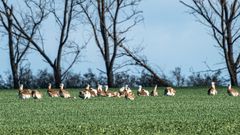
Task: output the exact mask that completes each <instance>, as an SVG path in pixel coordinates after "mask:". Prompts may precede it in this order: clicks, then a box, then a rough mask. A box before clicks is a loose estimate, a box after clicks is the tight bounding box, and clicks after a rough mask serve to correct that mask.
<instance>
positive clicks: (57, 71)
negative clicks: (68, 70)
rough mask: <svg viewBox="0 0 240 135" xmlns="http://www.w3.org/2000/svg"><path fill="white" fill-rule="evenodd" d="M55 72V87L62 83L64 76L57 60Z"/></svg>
mask: <svg viewBox="0 0 240 135" xmlns="http://www.w3.org/2000/svg"><path fill="white" fill-rule="evenodd" d="M53 73H54V80H55V87H56V88H58V87H59V86H60V84H61V83H62V78H61V77H62V72H61V67H60V66H59V64H58V62H56V60H55V61H54V67H53Z"/></svg>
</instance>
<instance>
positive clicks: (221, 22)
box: [180, 0, 240, 86]
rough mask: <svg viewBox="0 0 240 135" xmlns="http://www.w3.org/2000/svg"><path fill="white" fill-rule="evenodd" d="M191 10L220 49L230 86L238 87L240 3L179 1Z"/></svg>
mask: <svg viewBox="0 0 240 135" xmlns="http://www.w3.org/2000/svg"><path fill="white" fill-rule="evenodd" d="M180 2H181V3H182V4H183V5H185V6H186V7H188V8H189V9H190V10H191V12H190V13H191V14H193V15H194V16H196V17H197V19H198V21H200V22H201V23H202V24H203V25H205V26H207V27H208V28H209V29H210V30H211V31H212V35H213V38H214V39H215V41H216V42H217V44H218V47H219V48H220V52H221V54H222V55H223V57H224V59H225V63H226V67H227V69H228V73H229V75H230V80H231V84H232V85H236V86H237V85H238V77H237V75H238V73H239V72H240V70H239V69H240V51H239V47H240V44H239V38H240V22H239V21H240V19H239V18H240V2H239V0H228V1H227V0H191V3H186V2H183V1H180Z"/></svg>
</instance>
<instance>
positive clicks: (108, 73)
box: [107, 68, 114, 87]
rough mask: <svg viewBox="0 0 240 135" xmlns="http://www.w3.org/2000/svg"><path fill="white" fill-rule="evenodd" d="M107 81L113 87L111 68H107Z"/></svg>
mask: <svg viewBox="0 0 240 135" xmlns="http://www.w3.org/2000/svg"><path fill="white" fill-rule="evenodd" d="M107 83H108V86H109V87H114V77H113V70H112V69H109V68H108V69H107Z"/></svg>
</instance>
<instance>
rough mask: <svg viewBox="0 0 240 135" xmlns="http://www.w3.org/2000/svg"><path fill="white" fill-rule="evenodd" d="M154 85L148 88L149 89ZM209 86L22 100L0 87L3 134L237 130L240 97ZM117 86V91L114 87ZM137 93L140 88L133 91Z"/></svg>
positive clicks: (152, 132) (239, 124)
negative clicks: (170, 93) (168, 92)
mask: <svg viewBox="0 0 240 135" xmlns="http://www.w3.org/2000/svg"><path fill="white" fill-rule="evenodd" d="M151 89H153V88H148V90H149V91H150V90H151ZM207 89H208V88H176V90H177V93H176V96H175V97H167V96H163V88H158V92H159V94H160V96H158V97H139V96H136V98H135V100H134V101H130V100H126V99H125V98H108V97H95V98H92V99H89V100H83V99H80V98H79V97H78V92H79V90H77V89H68V90H69V91H70V93H71V94H72V95H73V96H76V97H77V99H63V98H50V97H48V95H47V93H46V90H44V89H42V90H40V91H41V92H43V93H44V96H43V99H40V100H35V99H28V100H22V99H19V98H18V97H17V91H16V90H0V134H2V135H5V134H11V135H13V134H22V135H29V134H41V135H42V134H54V135H56V134H69V135H73V134H78V135H79V134H91V135H92V134H97V135H100V134H129V135H132V134H136V135H140V134H145V135H146V134H163V135H165V134H176V135H179V134H183V135H186V134H191V135H192V134H224V135H226V134H239V133H240V97H231V96H228V95H227V93H226V88H220V89H218V91H219V94H218V95H216V96H208V95H207ZM116 90H117V89H116ZM133 91H134V93H135V95H136V89H133Z"/></svg>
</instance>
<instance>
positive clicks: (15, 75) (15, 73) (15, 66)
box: [7, 9, 19, 89]
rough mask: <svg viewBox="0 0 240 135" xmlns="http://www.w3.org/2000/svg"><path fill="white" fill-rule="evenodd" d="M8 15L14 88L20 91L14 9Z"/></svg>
mask: <svg viewBox="0 0 240 135" xmlns="http://www.w3.org/2000/svg"><path fill="white" fill-rule="evenodd" d="M9 11H10V12H9V14H8V18H7V19H8V28H7V29H8V47H9V58H10V64H11V70H12V77H13V87H14V89H18V87H19V86H18V83H19V76H18V63H15V54H14V45H13V44H14V43H13V33H12V26H13V25H12V24H13V23H12V9H9Z"/></svg>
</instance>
